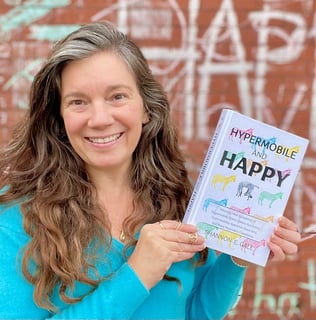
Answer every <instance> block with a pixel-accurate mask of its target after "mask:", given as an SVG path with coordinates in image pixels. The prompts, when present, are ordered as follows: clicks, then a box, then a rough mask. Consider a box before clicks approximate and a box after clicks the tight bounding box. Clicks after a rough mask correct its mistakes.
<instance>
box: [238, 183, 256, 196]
mask: <svg viewBox="0 0 316 320" xmlns="http://www.w3.org/2000/svg"><path fill="white" fill-rule="evenodd" d="M244 188H245V189H246V191H245V193H244V196H245V197H247V200H249V199H251V198H252V192H253V189H254V188H259V187H258V186H256V185H254V184H252V183H250V182H247V181H243V182H240V183H239V185H238V188H237V193H236V196H237V197H241V195H242V193H243V189H244Z"/></svg>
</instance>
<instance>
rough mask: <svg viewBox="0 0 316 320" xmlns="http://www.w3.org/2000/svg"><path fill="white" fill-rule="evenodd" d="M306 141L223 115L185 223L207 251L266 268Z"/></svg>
mask: <svg viewBox="0 0 316 320" xmlns="http://www.w3.org/2000/svg"><path fill="white" fill-rule="evenodd" d="M307 146H308V140H307V139H305V138H302V137H299V136H297V135H294V134H292V133H290V132H287V131H284V130H281V129H278V128H276V127H274V126H271V125H268V124H266V123H263V122H261V121H259V120H256V119H253V118H250V117H248V116H245V115H243V114H241V113H239V112H236V111H234V110H230V109H223V110H222V112H221V115H220V118H219V121H218V124H217V127H216V129H215V132H214V136H213V139H212V140H211V143H210V145H209V149H208V151H207V154H206V157H205V160H204V163H203V165H202V168H201V171H200V174H199V177H198V179H197V181H196V184H195V186H194V189H193V193H192V196H191V199H190V201H189V204H188V207H187V210H186V213H185V216H184V220H183V222H185V223H191V224H195V225H196V226H197V227H198V230H199V233H200V234H201V235H203V236H204V237H205V239H206V245H207V246H208V247H209V248H212V249H215V250H217V251H221V252H224V253H227V254H230V255H232V256H236V257H238V258H241V259H244V260H246V261H250V262H252V263H255V264H257V265H260V266H265V265H266V262H267V259H268V257H269V253H270V250H269V248H268V246H267V240H268V239H269V237H270V235H271V234H272V232H273V229H274V227H275V226H276V224H277V220H278V218H279V217H280V216H281V215H283V213H284V210H285V207H286V205H287V201H288V199H289V196H290V192H291V190H292V188H293V185H294V182H295V179H296V177H297V174H298V172H299V170H300V166H301V163H302V160H303V157H304V154H305V152H306V149H307Z"/></svg>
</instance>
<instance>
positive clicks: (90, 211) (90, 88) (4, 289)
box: [0, 22, 300, 320]
mask: <svg viewBox="0 0 316 320" xmlns="http://www.w3.org/2000/svg"><path fill="white" fill-rule="evenodd" d="M29 104H30V106H29V109H28V111H27V113H26V115H25V119H24V120H23V121H22V122H21V123H20V124H19V125H18V126H17V128H16V130H15V132H14V135H13V137H12V140H11V142H10V143H9V144H8V146H7V147H6V148H5V149H3V150H2V151H1V156H0V190H1V192H0V291H1V295H0V318H1V319H4V318H11V319H13V318H14V319H17V318H33V319H34V318H36V319H47V318H53V319H58V318H59V319H199V320H202V319H221V318H223V317H224V316H225V315H226V314H227V312H228V311H229V310H230V309H231V308H232V306H233V305H234V304H235V303H236V301H237V299H238V296H239V292H240V289H241V287H242V283H243V280H244V276H245V273H246V265H245V262H243V261H239V260H237V261H233V260H232V259H231V257H230V256H228V255H226V254H219V255H216V253H215V252H214V251H213V250H210V249H207V248H205V243H204V242H205V239H204V238H203V237H202V236H200V235H198V234H197V227H196V226H194V225H189V224H184V223H181V221H182V218H183V216H184V212H185V209H186V206H187V204H188V202H189V198H190V195H191V191H192V186H191V184H190V181H189V178H188V173H187V170H186V168H185V165H184V163H185V161H184V158H183V155H182V154H181V152H180V149H179V146H178V138H177V132H176V128H175V126H174V125H173V123H172V121H171V117H170V107H169V102H168V99H167V96H166V94H165V92H164V91H163V90H162V88H161V86H160V84H159V83H158V82H157V81H156V80H155V78H154V77H153V75H152V72H151V70H150V69H149V67H148V64H147V61H146V59H145V58H144V56H143V54H142V52H141V51H140V49H139V48H138V47H137V46H136V45H135V44H134V42H132V41H131V40H130V39H129V38H128V37H127V36H126V35H125V34H123V33H121V32H120V31H118V30H117V29H116V28H115V27H114V26H113V25H112V24H110V23H107V22H96V23H91V24H87V25H84V26H82V27H81V28H79V29H78V30H76V31H74V32H73V33H71V34H69V35H68V36H67V37H66V38H65V39H63V40H61V41H60V42H58V43H57V44H56V45H55V46H54V48H53V50H52V52H51V54H50V56H49V57H48V59H47V61H46V62H45V63H44V65H43V66H42V68H41V69H40V70H39V72H38V73H37V74H36V76H35V78H34V81H33V83H32V87H31V92H30V101H29ZM299 240H300V236H299V233H298V231H297V227H296V225H295V224H294V223H293V222H291V221H289V220H288V219H286V218H283V219H282V220H281V221H280V223H279V226H278V228H277V229H276V230H275V232H274V234H273V236H272V238H271V241H269V242H268V245H269V246H270V248H271V258H273V259H274V260H277V261H280V260H283V259H284V257H285V254H291V253H295V252H296V250H297V246H296V243H297V242H298V241H299ZM271 260H272V259H271ZM166 297H168V299H166Z"/></svg>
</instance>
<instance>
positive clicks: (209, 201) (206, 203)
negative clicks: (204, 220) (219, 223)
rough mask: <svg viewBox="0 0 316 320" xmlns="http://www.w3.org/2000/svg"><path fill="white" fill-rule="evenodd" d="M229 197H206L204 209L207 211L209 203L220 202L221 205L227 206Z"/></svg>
mask: <svg viewBox="0 0 316 320" xmlns="http://www.w3.org/2000/svg"><path fill="white" fill-rule="evenodd" d="M227 201H228V200H227V199H222V200H215V199H212V198H206V199H205V200H204V203H203V211H207V209H208V207H209V205H210V204H211V203H215V204H218V205H220V206H223V207H226V206H227Z"/></svg>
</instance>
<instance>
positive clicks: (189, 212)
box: [183, 109, 230, 223]
mask: <svg viewBox="0 0 316 320" xmlns="http://www.w3.org/2000/svg"><path fill="white" fill-rule="evenodd" d="M229 112H230V110H228V109H224V110H222V112H221V115H220V118H219V120H218V123H217V126H216V128H215V132H214V135H213V138H212V140H211V143H210V145H209V147H208V150H207V153H206V156H205V159H204V162H203V164H202V167H201V170H200V173H199V176H198V178H197V181H196V184H195V186H194V189H193V192H192V195H191V198H190V201H189V204H188V207H187V209H186V212H185V215H184V218H183V223H190V222H191V221H194V209H195V208H193V206H194V205H195V203H197V197H198V196H199V194H200V192H201V187H202V185H203V178H204V176H205V175H207V171H208V170H207V169H209V168H210V166H211V165H210V161H211V158H212V155H213V154H214V150H215V146H216V144H217V143H218V140H219V137H220V136H221V130H222V127H223V125H224V123H225V122H226V118H227V115H228V113H229ZM196 212H197V211H196Z"/></svg>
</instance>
